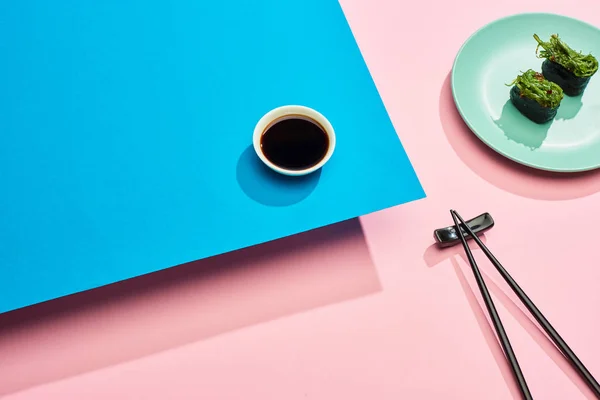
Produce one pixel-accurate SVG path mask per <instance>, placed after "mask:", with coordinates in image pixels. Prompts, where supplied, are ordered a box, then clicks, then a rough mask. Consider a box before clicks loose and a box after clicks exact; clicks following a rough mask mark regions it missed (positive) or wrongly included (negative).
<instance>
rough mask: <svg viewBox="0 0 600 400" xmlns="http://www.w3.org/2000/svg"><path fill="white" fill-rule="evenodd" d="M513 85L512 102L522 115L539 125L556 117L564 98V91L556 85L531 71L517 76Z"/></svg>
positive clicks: (511, 91)
mask: <svg viewBox="0 0 600 400" xmlns="http://www.w3.org/2000/svg"><path fill="white" fill-rule="evenodd" d="M511 85H512V88H511V90H510V100H511V102H512V104H513V105H514V106H515V107H516V108H517V110H519V111H520V112H521V114H523V115H524V116H526V117H527V118H529V119H530V120H532V121H533V122H535V123H537V124H543V123H545V122H548V121H550V120H552V119H553V118H554V117H556V113H557V111H558V108H559V107H560V103H561V101H562V99H563V97H564V94H563V90H562V89H561V87H560V86H558V85H557V84H556V83H554V82H550V81H549V80H547V79H546V78H544V75H542V74H541V73H539V72H537V71H534V70H532V69H529V70H527V71H525V72H523V73H522V74H521V75H519V76H517V77H516V78H515V80H514V81H512V82H511V83H510V84H509V86H511Z"/></svg>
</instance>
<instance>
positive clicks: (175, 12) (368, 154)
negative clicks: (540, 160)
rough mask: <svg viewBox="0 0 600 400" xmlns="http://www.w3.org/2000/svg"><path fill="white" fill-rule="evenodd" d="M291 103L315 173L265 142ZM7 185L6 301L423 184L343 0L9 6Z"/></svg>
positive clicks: (2, 27)
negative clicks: (284, 169) (262, 153)
mask: <svg viewBox="0 0 600 400" xmlns="http://www.w3.org/2000/svg"><path fill="white" fill-rule="evenodd" d="M286 104H300V105H305V106H309V107H313V108H315V109H317V110H318V111H320V112H321V113H323V114H324V115H325V116H326V117H327V118H328V119H329V120H330V121H331V123H332V125H333V127H334V128H335V130H336V134H337V147H336V150H335V153H334V155H333V157H332V158H331V160H330V161H329V163H328V164H327V165H325V167H324V168H323V169H322V170H320V171H319V172H317V173H315V174H313V175H310V176H308V177H304V178H287V177H283V176H279V175H276V174H275V173H272V172H270V170H268V169H266V167H264V166H263V165H262V164H261V163H260V162H259V161H258V158H257V157H256V155H255V154H254V153H253V150H252V148H251V143H252V133H253V129H254V126H255V124H256V122H257V121H258V119H259V118H260V117H261V116H262V115H263V114H265V113H266V112H267V111H269V110H270V109H272V108H274V107H277V106H281V105H286ZM0 188H1V189H0V190H1V192H0V312H5V311H9V310H12V309H16V308H20V307H23V306H27V305H31V304H34V303H38V302H41V301H45V300H49V299H53V298H56V297H60V296H64V295H68V294H72V293H75V292H79V291H83V290H87V289H91V288H94V287H98V286H101V285H106V284H110V283H113V282H116V281H119V280H123V279H127V278H131V277H135V276H138V275H140V274H145V273H149V272H152V271H156V270H160V269H164V268H168V267H172V266H176V265H178V264H182V263H186V262H190V261H193V260H198V259H201V258H205V257H209V256H213V255H217V254H220V253H224V252H228V251H232V250H235V249H239V248H243V247H247V246H251V245H255V244H258V243H262V242H265V241H269V240H273V239H277V238H281V237H284V236H288V235H291V234H295V233H299V232H302V231H306V230H310V229H314V228H318V227H321V226H324V225H328V224H332V223H335V222H339V221H342V220H346V219H349V218H353V217H356V216H360V215H364V214H367V213H370V212H373V211H377V210H380V209H383V208H386V207H390V206H395V205H398V204H401V203H405V202H408V201H412V200H416V199H419V198H422V197H424V192H423V189H422V187H421V185H420V184H419V181H418V179H417V176H416V175H415V173H414V171H413V168H412V166H411V164H410V161H409V159H408V158H407V155H406V154H405V152H404V150H403V148H402V145H401V143H400V141H399V139H398V136H397V134H396V132H395V131H394V128H393V126H392V124H391V122H390V120H389V117H388V115H387V113H386V110H385V107H384V105H383V104H382V102H381V100H380V98H379V95H378V92H377V89H376V87H375V85H374V83H373V81H372V79H371V77H370V75H369V71H368V69H367V66H366V65H365V63H364V61H363V59H362V56H361V53H360V51H359V49H358V47H357V45H356V43H355V40H354V38H353V36H352V33H351V30H350V28H349V26H348V24H347V22H346V20H345V17H344V15H343V12H342V10H341V8H340V6H339V4H338V2H337V1H335V0H304V1H291V0H257V1H252V2H250V1H242V0H239V1H198V0H178V1H173V2H171V1H155V0H146V1H135V0H103V1H91V0H78V1H74V0H70V1H66V0H65V1H58V2H54V1H53V2H51V1H41V0H40V1H34V0H19V1H4V2H1V4H0ZM323 267H324V268H326V267H327V266H326V265H324V266H323ZM308 290H309V288H308Z"/></svg>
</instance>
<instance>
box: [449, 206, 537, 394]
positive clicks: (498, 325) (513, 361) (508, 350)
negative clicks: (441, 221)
mask: <svg viewBox="0 0 600 400" xmlns="http://www.w3.org/2000/svg"><path fill="white" fill-rule="evenodd" d="M450 214H452V219H454V226H455V229H456V232H458V236H459V237H460V241H461V242H462V245H463V247H464V249H465V253H467V258H468V259H469V264H471V269H472V270H473V275H475V280H476V281H477V286H479V290H480V291H481V295H482V297H483V300H484V302H485V306H486V307H487V309H488V312H489V313H490V316H491V318H492V322H493V323H494V328H495V329H496V334H497V335H498V338H499V339H500V343H501V345H502V348H503V349H504V354H505V355H506V358H508V361H509V362H510V366H511V368H512V372H513V374H514V376H515V379H516V380H517V383H518V384H519V389H520V390H521V394H522V396H523V398H524V399H526V400H533V397H532V396H531V392H530V391H529V387H528V386H527V382H526V381H525V377H524V376H523V371H521V367H520V366H519V362H518V361H517V357H516V356H515V353H514V351H513V348H512V346H511V344H510V340H508V336H507V335H506V331H505V330H504V326H503V325H502V321H500V316H499V315H498V312H497V311H496V307H495V306H494V302H493V301H492V297H491V296H490V292H489V291H488V289H487V286H486V285H485V282H484V281H483V277H482V276H481V272H480V271H479V267H477V263H476V262H475V258H473V253H471V249H470V248H469V245H468V244H467V240H466V239H465V237H464V235H462V234H461V230H460V228H459V222H458V220H457V217H458V214H456V212H455V211H454V210H450ZM461 222H462V221H461ZM464 225H466V224H464Z"/></svg>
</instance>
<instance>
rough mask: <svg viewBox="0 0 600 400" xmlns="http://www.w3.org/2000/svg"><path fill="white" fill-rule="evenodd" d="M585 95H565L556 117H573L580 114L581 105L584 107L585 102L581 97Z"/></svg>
mask: <svg viewBox="0 0 600 400" xmlns="http://www.w3.org/2000/svg"><path fill="white" fill-rule="evenodd" d="M582 97H583V95H579V96H574V97H570V96H565V97H564V99H563V100H562V102H561V103H560V107H558V112H557V113H556V119H573V118H575V117H576V116H577V114H579V111H580V110H581V107H583V102H582V101H581V98H582Z"/></svg>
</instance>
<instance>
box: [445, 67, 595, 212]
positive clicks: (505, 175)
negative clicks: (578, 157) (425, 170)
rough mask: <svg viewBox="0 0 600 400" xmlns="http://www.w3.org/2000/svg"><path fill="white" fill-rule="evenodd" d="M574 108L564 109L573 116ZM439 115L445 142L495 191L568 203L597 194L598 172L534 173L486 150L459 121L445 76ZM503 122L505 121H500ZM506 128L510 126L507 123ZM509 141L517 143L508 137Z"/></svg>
mask: <svg viewBox="0 0 600 400" xmlns="http://www.w3.org/2000/svg"><path fill="white" fill-rule="evenodd" d="M577 111H578V109H577V107H576V106H574V109H573V110H565V112H567V113H568V115H566V114H565V115H562V116H561V118H567V117H569V116H571V115H572V114H573V113H575V114H576V112H577ZM439 113H440V120H441V123H442V127H443V130H444V133H445V135H446V138H447V140H448V143H450V146H451V147H452V149H453V150H454V152H455V153H456V154H457V156H458V157H459V158H460V159H461V160H462V162H463V163H464V164H465V165H466V166H467V167H469V168H470V169H471V170H472V171H473V172H474V173H475V174H477V175H479V176H480V177H481V178H482V179H484V180H486V181H487V182H489V183H491V184H492V185H494V186H496V187H497V188H499V189H502V190H504V191H507V192H509V193H512V194H515V195H518V196H522V197H527V198H531V199H538V200H552V201H556V200H570V199H576V198H581V197H586V196H589V195H592V194H594V193H597V192H598V191H600V170H595V171H587V172H577V173H553V172H549V171H542V170H537V169H534V168H530V167H528V166H525V165H522V164H519V163H517V162H515V161H512V160H510V159H508V158H506V157H504V156H502V155H500V154H499V153H497V152H495V151H494V150H492V149H491V148H489V147H488V146H487V145H486V144H485V143H483V142H482V141H481V140H479V138H477V136H476V135H475V134H474V133H473V132H472V131H471V130H470V129H469V127H468V126H467V125H466V124H465V122H464V121H463V119H462V118H461V116H460V114H459V112H458V110H457V109H456V106H455V104H454V99H453V97H452V88H451V78H450V74H448V75H447V77H446V79H445V80H444V84H443V85H442V89H441V93H440V99H439ZM503 122H506V121H503ZM509 125H510V124H509ZM538 136H539V137H536V138H534V139H531V140H533V142H531V143H529V145H530V146H533V147H535V146H536V145H538V146H539V144H540V143H538V142H540V141H543V139H544V138H545V135H544V132H543V131H541V132H539V135H538ZM511 137H512V140H519V139H518V138H517V136H515V135H511Z"/></svg>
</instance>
